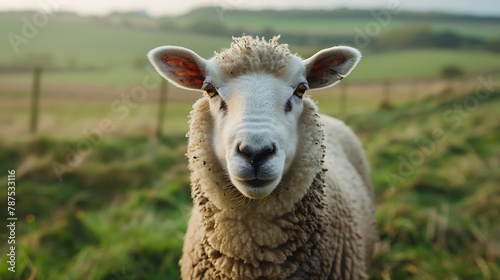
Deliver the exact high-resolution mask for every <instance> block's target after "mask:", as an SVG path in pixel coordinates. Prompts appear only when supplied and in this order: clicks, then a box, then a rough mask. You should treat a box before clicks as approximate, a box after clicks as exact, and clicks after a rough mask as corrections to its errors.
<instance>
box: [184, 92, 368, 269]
mask: <svg viewBox="0 0 500 280" xmlns="http://www.w3.org/2000/svg"><path fill="white" fill-rule="evenodd" d="M208 102H209V101H208V97H204V98H202V99H200V100H198V102H196V104H195V105H194V106H193V111H192V112H191V115H190V130H189V133H188V137H189V143H188V152H187V156H188V157H189V169H190V171H191V187H192V188H191V194H192V198H193V202H194V206H193V210H192V216H191V219H190V221H189V226H188V231H187V234H186V236H185V242H184V248H183V257H182V259H181V261H180V264H181V275H182V278H183V279H366V278H367V276H366V274H365V270H366V266H367V265H368V263H369V261H370V257H371V254H372V250H373V244H374V242H375V240H376V236H377V233H376V226H375V218H374V202H373V187H372V185H371V183H370V179H369V171H368V164H367V161H366V158H365V156H364V153H363V150H362V148H361V144H360V143H359V141H358V139H357V138H356V136H355V135H354V133H353V132H352V131H351V130H350V129H349V128H348V127H347V126H345V125H344V124H343V123H342V122H341V121H338V120H336V119H333V118H330V117H326V116H320V115H319V114H318V113H317V107H316V105H315V104H314V102H313V101H311V100H310V99H309V98H307V97H304V99H303V102H304V110H303V112H302V115H301V117H300V120H299V129H298V131H299V135H301V138H300V142H299V145H298V147H297V148H298V151H297V155H296V157H295V159H294V162H293V164H292V167H291V169H290V170H289V171H288V172H287V173H286V174H284V176H283V179H282V182H281V183H280V184H279V186H278V187H277V189H275V190H274V192H273V193H272V194H271V195H270V196H269V197H267V198H266V199H264V200H251V199H248V198H246V197H244V196H242V195H241V194H240V193H239V192H238V191H237V190H236V188H235V187H234V186H232V184H231V181H230V180H229V178H228V176H227V174H226V171H225V170H224V167H223V166H221V165H220V164H219V162H218V160H217V159H216V157H215V155H214V153H213V148H212V143H211V135H212V133H213V131H212V129H213V128H212V123H213V120H212V116H211V114H210V113H209V111H208V110H207V108H208V106H209V104H208Z"/></svg>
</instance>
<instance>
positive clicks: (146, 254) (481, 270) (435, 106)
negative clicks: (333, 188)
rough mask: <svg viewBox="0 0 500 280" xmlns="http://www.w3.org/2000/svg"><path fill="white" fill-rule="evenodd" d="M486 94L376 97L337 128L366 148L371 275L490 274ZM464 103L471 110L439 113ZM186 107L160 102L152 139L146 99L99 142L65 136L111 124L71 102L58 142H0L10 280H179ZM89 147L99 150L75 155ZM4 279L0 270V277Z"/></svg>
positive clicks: (494, 192)
mask: <svg viewBox="0 0 500 280" xmlns="http://www.w3.org/2000/svg"><path fill="white" fill-rule="evenodd" d="M482 96H483V97H484V96H486V98H485V99H484V100H479V99H478V97H476V96H475V95H474V92H466V93H461V94H459V93H456V92H444V93H440V94H438V95H429V96H425V97H423V98H421V99H419V100H417V101H414V102H409V101H408V99H406V101H404V99H401V101H398V102H395V104H394V106H395V107H394V108H393V109H390V110H380V109H379V108H378V107H377V106H373V104H377V103H378V101H379V98H378V97H376V96H372V97H366V96H364V97H360V98H359V100H361V99H363V100H364V103H363V102H360V103H361V104H364V105H362V106H363V108H365V109H364V110H358V111H354V112H355V113H351V111H350V110H348V114H347V116H345V117H344V120H345V121H346V122H347V123H348V124H349V125H350V126H351V127H353V129H354V130H355V131H356V133H357V134H358V135H359V136H360V138H361V139H362V141H363V143H364V146H365V149H366V151H367V155H368V157H369V160H370V163H371V166H372V170H373V172H372V178H373V181H374V184H375V186H376V193H377V220H378V223H379V231H380V237H381V242H380V244H379V245H378V246H377V254H376V257H375V260H374V263H373V266H372V268H371V270H370V275H371V276H372V278H373V279H389V278H391V279H407V278H413V279H451V278H459V279H494V278H495V277H494V275H499V273H500V261H499V260H500V248H499V247H498V243H497V242H496V241H495V240H498V234H500V232H499V230H500V228H499V225H500V220H499V219H498V217H499V216H498V209H500V200H499V197H500V193H499V192H498V190H499V188H498V180H499V179H500V177H498V174H499V173H498V170H499V167H500V166H499V165H500V146H499V145H498V143H499V141H500V134H499V131H500V127H499V124H498V122H497V119H498V110H497V108H498V106H499V105H500V92H498V91H497V92H494V93H489V92H488V93H484V95H482ZM353 98H356V97H353ZM471 98H473V99H474V98H475V99H474V100H476V101H477V106H474V107H467V108H469V110H467V111H464V112H463V114H460V113H452V114H451V115H449V114H450V113H447V112H449V111H450V110H451V111H452V112H453V108H455V107H456V106H460V105H462V106H464V104H469V103H465V102H471V101H470V100H471ZM355 100H358V99H355ZM355 100H354V101H351V102H354V103H359V102H356V101H355ZM466 100H467V101H466ZM337 101H338V98H333V97H330V98H326V97H322V98H321V100H320V107H321V111H323V112H331V111H332V108H334V107H335V106H336V105H337ZM471 104H472V103H471ZM474 104H476V103H474ZM189 107H190V106H189V104H184V105H183V104H175V105H172V106H170V107H167V112H170V113H169V115H168V116H167V118H166V124H165V131H166V132H165V135H164V137H163V138H162V139H160V140H157V139H155V137H154V136H153V135H154V127H155V124H154V123H155V111H156V110H155V109H156V106H155V105H154V104H149V103H144V104H142V103H141V104H138V106H137V107H135V108H131V114H130V115H129V116H128V117H127V118H126V119H125V122H124V123H120V122H116V123H115V124H116V125H117V126H116V129H115V130H114V131H113V132H112V133H110V134H106V135H105V136H104V137H102V139H99V137H97V136H96V135H90V136H85V135H83V134H81V133H79V134H78V133H77V135H76V137H75V135H72V133H71V131H78V130H80V131H81V130H83V129H88V130H89V131H91V130H92V128H93V127H95V124H97V123H99V121H100V120H101V119H102V118H105V117H109V115H108V113H109V112H108V107H107V104H105V103H104V104H101V105H100V106H97V105H96V104H92V103H89V104H86V103H81V104H79V105H72V106H71V107H66V108H65V110H66V111H71V112H73V114H72V115H70V116H67V117H66V118H67V119H68V120H66V121H65V122H63V123H62V124H60V125H61V127H60V130H61V133H58V134H47V135H39V136H36V137H30V136H27V135H26V134H25V133H24V134H23V133H19V137H17V138H10V139H9V138H8V139H4V140H2V141H0V145H1V149H0V151H1V154H0V158H1V161H0V162H1V165H2V170H8V169H12V168H15V169H16V171H17V192H16V196H17V197H18V199H19V202H18V205H17V209H18V210H17V216H18V217H19V218H20V221H19V222H18V228H17V234H18V235H17V236H18V240H19V245H18V246H19V247H18V251H17V254H18V258H19V259H18V260H19V264H18V272H17V273H16V277H15V278H14V279H26V278H28V276H34V275H36V279H54V278H55V279H120V278H119V277H136V278H137V279H158V278H168V279H176V278H178V277H179V270H178V265H177V261H178V259H179V257H180V254H181V247H182V242H183V235H184V232H185V230H186V222H187V219H188V217H189V209H190V207H191V206H190V205H191V201H190V195H189V178H188V172H187V168H186V165H187V160H186V159H185V157H184V153H185V145H186V140H185V136H184V134H185V132H186V130H187V126H186V115H187V114H188V112H189ZM99 108H100V109H99ZM19 114H23V113H19ZM48 114H55V115H61V114H60V112H49V113H48ZM75 127H76V129H75ZM436 129H440V130H441V131H442V136H441V137H440V138H439V139H438V140H434V138H433V136H432V135H433V133H435V132H434V131H435V130H436ZM63 132H64V133H63ZM23 135H24V136H23ZM91 141H94V142H96V143H97V144H95V145H91V146H90V147H91V148H90V149H87V150H86V152H85V153H77V155H76V156H75V151H77V150H78V149H79V147H81V146H82V145H85V143H92V142H91ZM68 160H69V161H68ZM54 164H56V165H54ZM59 164H60V165H59ZM61 166H65V168H67V169H60V168H62V167H61ZM54 168H56V169H54ZM55 170H58V172H59V173H57V172H55ZM63 171H64V173H61V172H63ZM58 176H60V177H58ZM59 179H61V180H59ZM2 180H3V181H5V180H6V174H4V175H2ZM5 195H6V194H1V196H0V199H2V200H6V197H5ZM1 214H2V215H3V216H2V218H3V219H5V216H4V215H5V212H2V213H1ZM4 258H5V254H2V256H0V260H1V261H2V262H4V261H5V260H4ZM9 275H12V274H10V272H8V271H6V268H5V267H4V266H2V268H1V270H0V277H1V278H2V279H4V278H6V279H11V278H9V277H10V276H9ZM125 279H126V278H125Z"/></svg>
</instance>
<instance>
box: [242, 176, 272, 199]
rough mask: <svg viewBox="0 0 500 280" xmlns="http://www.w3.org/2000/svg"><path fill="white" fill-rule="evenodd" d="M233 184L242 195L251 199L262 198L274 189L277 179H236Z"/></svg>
mask: <svg viewBox="0 0 500 280" xmlns="http://www.w3.org/2000/svg"><path fill="white" fill-rule="evenodd" d="M234 185H235V187H236V188H237V189H238V190H239V191H240V192H241V193H242V194H243V195H244V196H246V197H248V198H251V199H262V198H265V197H267V196H268V195H269V194H270V193H271V192H272V191H273V190H274V189H275V187H276V185H277V180H276V179H271V180H262V179H250V180H236V182H235V184H234Z"/></svg>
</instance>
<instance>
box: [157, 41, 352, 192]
mask: <svg viewBox="0 0 500 280" xmlns="http://www.w3.org/2000/svg"><path fill="white" fill-rule="evenodd" d="M277 39H278V37H275V38H273V39H271V40H269V41H264V40H263V39H262V40H259V39H258V38H256V39H254V38H251V37H249V36H244V37H241V38H235V39H234V42H233V43H232V44H231V48H229V49H226V50H224V51H222V52H221V53H216V55H215V56H214V57H213V58H211V59H209V60H206V59H203V58H201V57H200V56H198V55H197V54H196V53H194V52H193V51H191V50H188V49H185V48H182V47H174V46H164V47H159V48H156V49H153V50H152V51H151V52H150V53H149V59H150V60H151V62H152V64H153V65H154V66H155V68H156V70H157V71H158V72H159V73H160V74H161V75H163V76H164V77H165V78H167V79H168V80H169V81H170V82H172V83H173V84H175V85H177V86H179V87H182V88H186V89H191V90H199V91H204V92H205V93H206V95H207V96H208V97H209V98H210V101H209V104H210V114H211V116H212V119H213V127H214V128H213V130H212V135H211V137H212V138H211V140H212V145H213V149H214V153H215V155H216V156H217V158H218V160H219V162H220V164H221V165H222V167H223V168H224V169H225V170H227V173H228V175H229V178H230V180H231V182H232V184H233V185H234V186H235V187H236V188H237V189H238V190H239V191H240V192H241V193H242V194H243V195H245V196H246V197H248V198H252V199H262V198H265V197H267V196H268V195H269V194H270V193H271V192H272V191H273V190H274V189H275V188H276V187H277V186H278V184H279V183H280V181H281V179H282V177H283V174H285V173H286V172H287V171H288V170H289V169H290V167H291V164H292V162H293V160H294V158H295V156H296V151H297V150H298V147H297V146H298V145H297V144H298V143H299V141H298V140H299V138H300V135H299V133H298V131H297V126H298V121H299V118H300V115H301V113H302V109H303V104H302V96H303V95H304V92H305V91H306V90H309V89H316V88H323V87H328V86H332V85H334V84H336V83H337V82H338V81H340V80H341V79H342V78H344V77H345V76H346V75H348V74H349V72H350V71H351V70H352V69H353V68H354V67H355V66H356V64H357V63H358V61H359V59H360V57H361V54H360V53H359V52H358V51H357V50H356V49H353V48H350V47H333V48H329V49H324V50H322V51H320V52H318V53H316V54H315V55H313V56H312V57H310V58H308V59H305V60H302V59H301V58H299V57H298V56H296V55H294V54H292V53H291V52H290V51H289V50H288V46H287V45H283V44H281V45H280V44H278V43H277Z"/></svg>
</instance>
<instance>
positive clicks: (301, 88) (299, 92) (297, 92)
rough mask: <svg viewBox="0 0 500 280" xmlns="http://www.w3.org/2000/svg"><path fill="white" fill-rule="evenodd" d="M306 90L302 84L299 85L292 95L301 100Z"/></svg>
mask: <svg viewBox="0 0 500 280" xmlns="http://www.w3.org/2000/svg"><path fill="white" fill-rule="evenodd" d="M306 90H307V88H306V86H305V85H304V84H300V85H298V86H297V88H296V89H295V92H294V93H293V94H295V95H297V96H298V97H300V98H302V96H304V93H306Z"/></svg>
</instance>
